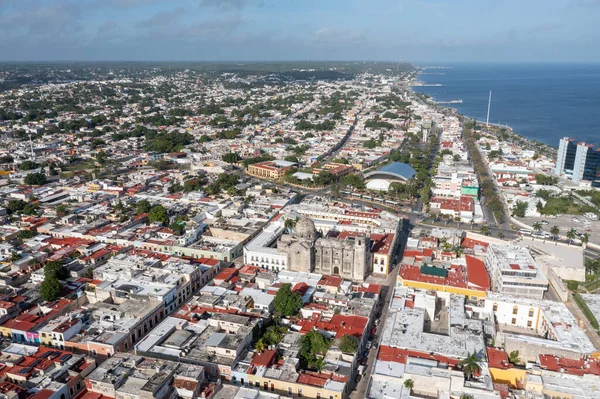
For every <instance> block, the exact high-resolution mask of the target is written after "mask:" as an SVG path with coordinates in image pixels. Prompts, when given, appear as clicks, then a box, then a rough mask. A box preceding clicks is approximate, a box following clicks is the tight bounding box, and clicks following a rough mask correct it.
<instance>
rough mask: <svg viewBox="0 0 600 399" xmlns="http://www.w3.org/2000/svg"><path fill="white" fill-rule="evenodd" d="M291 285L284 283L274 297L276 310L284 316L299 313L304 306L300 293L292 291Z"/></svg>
mask: <svg viewBox="0 0 600 399" xmlns="http://www.w3.org/2000/svg"><path fill="white" fill-rule="evenodd" d="M291 287H292V286H291V284H288V283H286V284H282V285H281V287H280V288H279V290H278V291H277V294H276V295H275V298H274V299H273V306H275V310H276V311H277V312H279V314H281V315H282V316H284V317H289V316H294V315H296V314H298V311H299V310H300V308H301V307H302V298H301V297H300V294H299V293H298V292H292V290H291Z"/></svg>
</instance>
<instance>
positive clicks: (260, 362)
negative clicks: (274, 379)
mask: <svg viewBox="0 0 600 399" xmlns="http://www.w3.org/2000/svg"><path fill="white" fill-rule="evenodd" d="M276 354H277V351H276V350H265V351H263V352H262V353H257V354H255V355H254V357H253V358H252V361H251V362H250V364H252V365H253V366H264V367H269V366H270V365H271V364H273V360H275V355H276Z"/></svg>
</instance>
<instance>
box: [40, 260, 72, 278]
mask: <svg viewBox="0 0 600 399" xmlns="http://www.w3.org/2000/svg"><path fill="white" fill-rule="evenodd" d="M44 277H45V278H56V279H58V280H64V279H66V278H67V277H69V271H68V270H67V269H66V268H65V267H64V265H63V264H62V262H57V261H51V262H48V263H46V266H44Z"/></svg>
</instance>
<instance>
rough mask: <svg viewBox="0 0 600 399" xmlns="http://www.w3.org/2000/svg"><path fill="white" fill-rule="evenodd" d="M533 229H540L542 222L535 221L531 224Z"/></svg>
mask: <svg viewBox="0 0 600 399" xmlns="http://www.w3.org/2000/svg"><path fill="white" fill-rule="evenodd" d="M533 230H535V231H542V224H541V223H540V222H535V223H534V224H533Z"/></svg>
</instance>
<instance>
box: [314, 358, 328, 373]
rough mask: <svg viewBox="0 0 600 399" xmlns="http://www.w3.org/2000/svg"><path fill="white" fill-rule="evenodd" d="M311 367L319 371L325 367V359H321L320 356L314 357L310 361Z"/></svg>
mask: <svg viewBox="0 0 600 399" xmlns="http://www.w3.org/2000/svg"><path fill="white" fill-rule="evenodd" d="M312 367H313V368H315V369H317V371H318V372H319V373H320V372H321V370H323V367H325V360H323V358H321V357H318V358H316V359H315V360H314V361H313V362H312Z"/></svg>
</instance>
